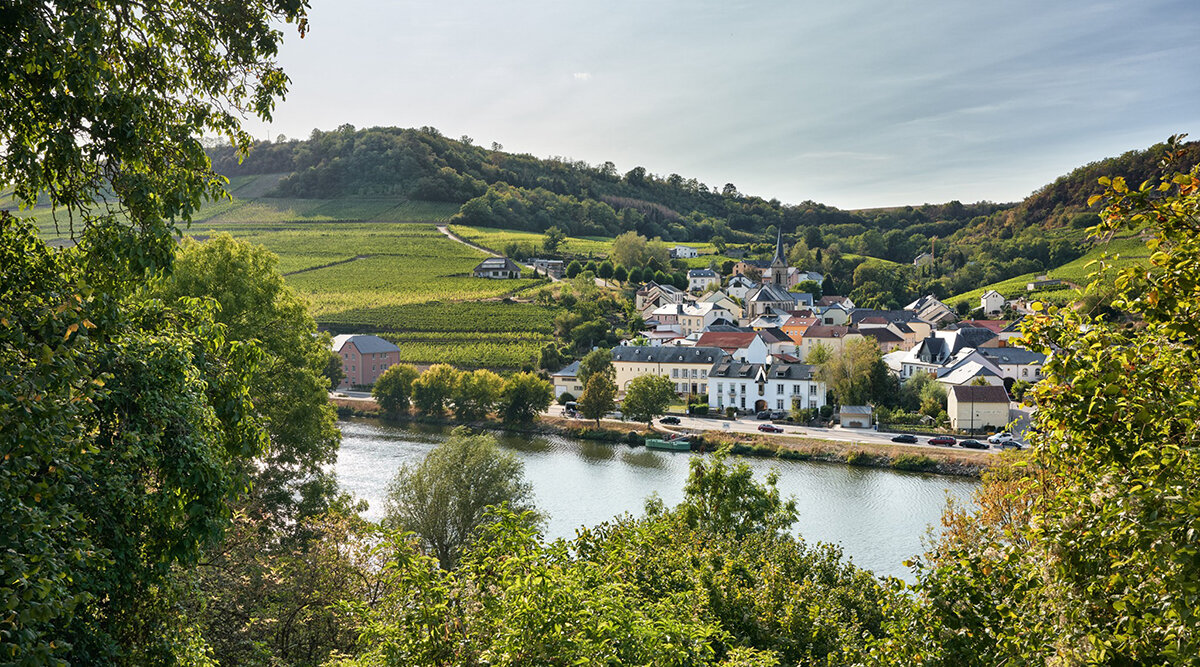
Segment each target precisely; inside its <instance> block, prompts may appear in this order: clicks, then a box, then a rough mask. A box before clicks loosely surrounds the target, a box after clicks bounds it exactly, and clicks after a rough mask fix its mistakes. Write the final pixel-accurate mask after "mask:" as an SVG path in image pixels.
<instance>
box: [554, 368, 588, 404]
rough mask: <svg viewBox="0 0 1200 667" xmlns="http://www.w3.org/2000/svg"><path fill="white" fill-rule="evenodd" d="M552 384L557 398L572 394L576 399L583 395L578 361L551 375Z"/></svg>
mask: <svg viewBox="0 0 1200 667" xmlns="http://www.w3.org/2000/svg"><path fill="white" fill-rule="evenodd" d="M550 382H551V383H552V384H553V385H554V396H555V398H558V397H560V396H562V395H563V394H570V395H571V396H573V397H575V398H579V397H580V396H581V395H583V383H582V382H580V381H579V362H578V361H575V362H572V363H571V365H570V366H567V367H566V368H564V369H562V370H561V371H559V372H557V373H553V374H551V375H550Z"/></svg>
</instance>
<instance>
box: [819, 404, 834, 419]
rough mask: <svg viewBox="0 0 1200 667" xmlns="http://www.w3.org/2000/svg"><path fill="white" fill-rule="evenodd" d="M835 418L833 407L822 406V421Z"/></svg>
mask: <svg viewBox="0 0 1200 667" xmlns="http://www.w3.org/2000/svg"><path fill="white" fill-rule="evenodd" d="M832 416H833V406H832V405H829V404H828V403H827V404H825V405H822V406H821V419H829V418H830V417H832Z"/></svg>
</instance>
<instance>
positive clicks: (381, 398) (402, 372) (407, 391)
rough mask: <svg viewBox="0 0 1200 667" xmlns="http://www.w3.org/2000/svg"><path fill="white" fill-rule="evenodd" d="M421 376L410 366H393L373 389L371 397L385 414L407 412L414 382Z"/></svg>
mask: <svg viewBox="0 0 1200 667" xmlns="http://www.w3.org/2000/svg"><path fill="white" fill-rule="evenodd" d="M420 375H421V374H420V373H419V372H417V369H416V368H415V367H414V366H412V365H410V364H392V365H391V366H389V367H388V369H387V370H385V371H384V372H383V374H381V375H380V376H379V379H378V380H376V381H375V386H374V387H371V396H372V397H374V398H375V402H376V403H379V407H381V408H383V411H384V412H398V411H400V410H407V409H408V402H409V399H410V398H411V397H412V384H413V381H414V380H416V379H417V378H418V377H420Z"/></svg>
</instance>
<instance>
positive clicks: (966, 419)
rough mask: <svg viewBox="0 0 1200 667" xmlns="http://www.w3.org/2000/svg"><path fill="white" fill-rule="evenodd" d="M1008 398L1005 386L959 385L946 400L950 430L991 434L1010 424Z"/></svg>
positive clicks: (952, 388) (951, 390) (952, 389)
mask: <svg viewBox="0 0 1200 667" xmlns="http://www.w3.org/2000/svg"><path fill="white" fill-rule="evenodd" d="M1008 406H1009V398H1008V392H1007V391H1005V390H1004V387H992V386H988V387H978V386H975V385H961V386H956V387H951V388H950V392H949V395H948V396H947V397H946V412H947V414H949V415H950V428H952V429H955V430H958V431H971V432H975V431H979V430H987V431H993V430H996V429H999V428H1003V427H1004V426H1005V425H1006V424H1008V422H1009V416H1008V415H1009V410H1008Z"/></svg>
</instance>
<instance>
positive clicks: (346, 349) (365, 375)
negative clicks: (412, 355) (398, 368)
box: [333, 334, 400, 389]
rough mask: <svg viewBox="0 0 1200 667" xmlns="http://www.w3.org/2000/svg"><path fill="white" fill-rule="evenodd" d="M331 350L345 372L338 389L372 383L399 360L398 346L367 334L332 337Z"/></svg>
mask: <svg viewBox="0 0 1200 667" xmlns="http://www.w3.org/2000/svg"><path fill="white" fill-rule="evenodd" d="M333 351H334V353H336V354H337V355H338V357H339V358H341V360H342V372H343V373H344V374H345V377H344V378H342V382H341V384H339V385H338V388H339V389H349V388H351V387H365V386H369V385H373V384H375V380H378V379H379V376H380V375H382V374H383V372H384V371H385V370H387V368H388V367H389V366H391V365H393V364H398V363H400V348H398V347H396V345H395V344H393V343H391V342H389V341H386V340H384V339H382V338H380V337H379V336H371V335H368V334H341V335H339V336H334V337H333Z"/></svg>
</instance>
